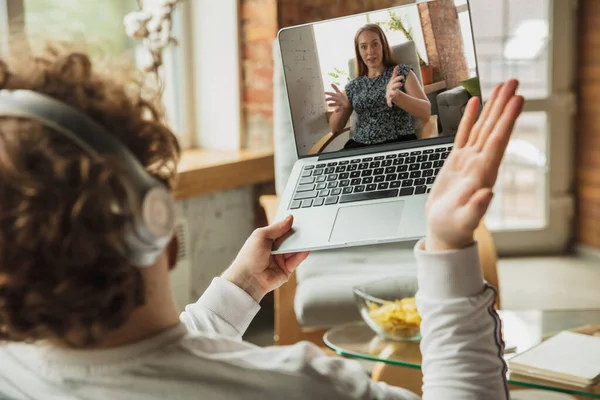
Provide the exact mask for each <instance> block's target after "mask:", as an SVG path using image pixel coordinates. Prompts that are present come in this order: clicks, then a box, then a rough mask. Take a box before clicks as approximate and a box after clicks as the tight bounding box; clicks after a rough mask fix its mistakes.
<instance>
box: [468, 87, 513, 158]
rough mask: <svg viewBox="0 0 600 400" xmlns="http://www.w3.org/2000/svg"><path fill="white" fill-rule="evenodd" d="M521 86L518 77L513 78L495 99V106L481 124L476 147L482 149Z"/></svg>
mask: <svg viewBox="0 0 600 400" xmlns="http://www.w3.org/2000/svg"><path fill="white" fill-rule="evenodd" d="M518 87H519V82H518V81H517V80H516V79H511V80H509V81H508V82H506V84H505V85H504V87H503V88H502V90H501V91H500V93H499V94H498V97H497V98H496V100H495V101H494V106H493V107H492V109H491V110H490V114H489V115H488V116H487V119H486V121H485V122H484V123H483V125H481V130H480V131H479V134H478V137H477V142H475V148H476V149H478V150H481V149H482V148H483V146H484V144H485V142H486V140H487V138H488V136H489V135H490V133H491V132H492V131H493V130H494V128H495V126H496V124H497V123H498V120H499V119H500V117H501V116H502V113H503V112H504V109H505V108H506V105H507V104H508V102H509V101H510V99H512V98H513V96H514V95H515V93H516V91H517V88H518Z"/></svg>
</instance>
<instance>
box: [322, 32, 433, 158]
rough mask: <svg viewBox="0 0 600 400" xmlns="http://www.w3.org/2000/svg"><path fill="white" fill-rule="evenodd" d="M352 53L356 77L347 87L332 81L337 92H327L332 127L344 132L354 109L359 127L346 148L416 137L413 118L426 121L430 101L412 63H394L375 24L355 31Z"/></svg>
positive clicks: (429, 112) (383, 37) (388, 47)
mask: <svg viewBox="0 0 600 400" xmlns="http://www.w3.org/2000/svg"><path fill="white" fill-rule="evenodd" d="M354 52H355V60H356V78H355V79H353V80H352V81H350V82H349V83H348V84H347V85H346V88H345V91H344V92H342V91H340V90H339V88H338V87H337V86H336V85H332V87H333V90H334V91H333V92H326V93H325V94H326V95H327V97H326V101H327V102H328V104H329V106H332V107H334V108H335V112H334V113H333V114H332V115H331V118H330V119H329V126H330V128H331V131H332V132H333V133H339V132H340V131H342V130H343V129H344V127H345V126H346V124H347V123H348V120H349V119H350V115H352V112H353V111H356V114H357V117H358V118H357V123H356V131H355V132H354V135H353V137H352V138H351V139H350V140H349V141H348V142H347V143H346V144H345V146H344V148H345V149H349V148H355V147H362V146H367V145H373V144H384V143H393V142H400V141H405V140H415V139H417V136H416V135H415V129H414V126H413V122H412V119H413V117H415V118H419V119H422V120H424V121H428V120H429V118H430V116H431V105H430V103H429V100H428V99H427V96H426V95H425V92H424V91H423V87H422V86H421V84H420V83H419V80H418V79H417V76H416V75H415V74H414V72H412V68H411V67H410V66H408V65H405V64H397V63H396V61H395V60H394V59H393V57H392V53H391V50H390V46H389V44H388V41H387V38H386V36H385V33H384V32H383V30H382V29H381V28H380V27H379V25H376V24H367V25H365V26H363V27H361V28H360V29H359V30H358V31H357V32H356V35H355V36H354Z"/></svg>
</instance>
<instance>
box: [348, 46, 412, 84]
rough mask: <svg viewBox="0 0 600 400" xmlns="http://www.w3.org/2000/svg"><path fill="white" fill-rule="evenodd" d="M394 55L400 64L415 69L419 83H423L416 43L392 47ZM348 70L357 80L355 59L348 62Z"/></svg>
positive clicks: (351, 76) (352, 77)
mask: <svg viewBox="0 0 600 400" xmlns="http://www.w3.org/2000/svg"><path fill="white" fill-rule="evenodd" d="M391 50H392V55H393V56H394V59H395V60H396V62H397V63H398V64H406V65H408V66H409V67H411V68H412V69H413V72H414V73H415V75H416V76H417V78H418V79H419V82H421V83H422V82H423V79H422V77H421V66H420V64H419V57H418V56H417V47H416V46H415V42H413V41H412V40H411V41H408V42H405V43H401V44H397V45H394V46H392V47H391ZM348 70H349V71H350V78H351V79H354V78H356V67H355V64H354V57H352V58H351V59H350V60H348Z"/></svg>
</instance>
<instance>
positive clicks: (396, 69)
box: [392, 65, 398, 79]
mask: <svg viewBox="0 0 600 400" xmlns="http://www.w3.org/2000/svg"><path fill="white" fill-rule="evenodd" d="M396 76H398V66H397V65H396V66H395V67H394V71H393V72H392V79H394V78H395V77H396Z"/></svg>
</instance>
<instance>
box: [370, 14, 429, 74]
mask: <svg viewBox="0 0 600 400" xmlns="http://www.w3.org/2000/svg"><path fill="white" fill-rule="evenodd" d="M388 13H389V15H390V19H389V20H388V21H385V22H379V23H378V24H379V26H381V27H382V28H384V29H385V30H389V31H397V32H401V33H402V34H403V35H404V37H406V40H408V41H411V42H415V39H414V35H413V32H414V31H413V27H412V26H410V24H409V23H408V21H406V20H405V18H404V17H403V16H399V15H397V14H396V13H395V12H393V11H391V10H389V11H388ZM417 57H419V65H420V67H421V79H422V80H423V85H429V84H431V83H433V67H432V66H431V65H429V64H428V63H427V62H425V60H423V57H421V53H420V52H419V49H418V48H417Z"/></svg>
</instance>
